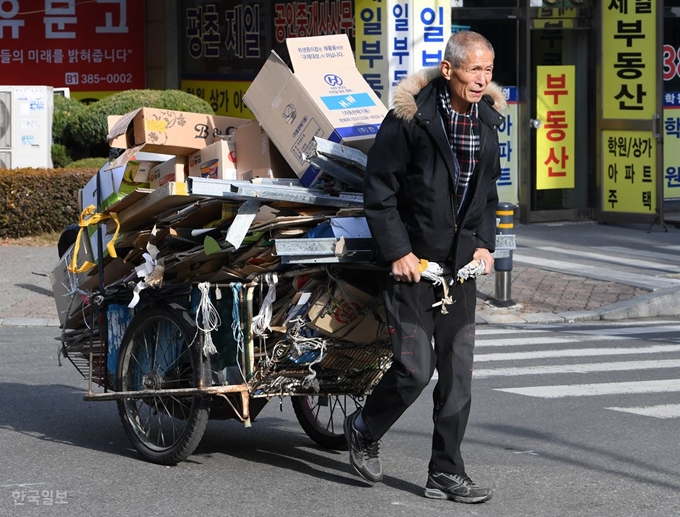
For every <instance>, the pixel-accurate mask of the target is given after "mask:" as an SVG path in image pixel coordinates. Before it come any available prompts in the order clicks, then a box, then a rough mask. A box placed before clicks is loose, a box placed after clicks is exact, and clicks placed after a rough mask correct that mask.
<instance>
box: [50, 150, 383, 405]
mask: <svg viewBox="0 0 680 517" xmlns="http://www.w3.org/2000/svg"><path fill="white" fill-rule="evenodd" d="M306 158H307V159H308V161H309V162H310V163H312V164H314V165H315V166H316V167H318V168H319V169H321V170H322V171H323V172H324V174H326V175H327V177H329V178H332V179H333V181H332V182H329V183H332V184H333V185H334V186H335V187H334V188H335V191H328V190H324V189H316V188H306V187H303V186H302V185H301V184H300V183H299V182H298V181H297V180H292V179H267V178H255V179H252V180H251V181H236V180H219V179H204V178H200V177H189V178H187V183H186V185H187V187H186V189H185V190H186V191H181V193H180V189H177V188H176V186H175V185H174V183H169V184H166V185H165V186H164V187H162V188H158V189H155V190H143V189H140V190H137V191H135V192H133V193H131V194H129V195H127V196H126V197H124V198H123V199H122V200H120V201H118V202H117V203H115V204H113V205H112V206H110V207H108V209H107V210H105V211H104V212H102V213H101V214H87V215H86V216H85V217H84V218H83V220H81V222H80V226H81V234H80V236H79V238H78V240H77V242H76V243H75V244H74V246H72V247H71V249H70V250H69V252H68V253H66V254H65V255H64V257H63V259H62V263H61V264H60V267H59V268H57V269H56V270H55V272H54V273H53V285H54V287H55V289H54V291H55V300H56V301H57V307H58V310H59V312H60V318H61V322H62V335H61V341H62V347H61V354H62V355H63V356H64V357H66V358H68V359H69V360H70V361H71V362H72V363H73V364H74V365H75V366H76V368H77V369H78V370H79V371H80V372H81V373H82V374H83V376H84V377H86V378H91V380H92V381H93V382H94V383H96V384H98V385H100V386H103V385H105V386H107V387H109V388H111V387H113V386H114V382H113V379H112V376H111V373H110V372H112V371H113V370H115V366H116V365H115V362H116V355H117V354H116V352H117V350H118V348H119V347H120V345H121V342H122V341H123V340H124V339H125V328H126V327H127V324H128V323H129V322H130V320H131V318H133V317H134V314H135V313H138V311H139V310H141V308H143V307H145V306H149V305H152V304H155V303H175V304H179V305H181V306H182V307H184V308H185V309H186V311H187V314H189V315H190V316H191V317H192V318H194V319H195V323H196V326H197V328H200V329H202V330H204V333H205V334H207V335H209V336H212V338H211V339H209V340H208V341H210V343H209V345H210V346H211V348H209V349H206V348H204V350H205V351H206V356H207V357H208V358H211V364H212V370H213V382H214V383H215V384H227V383H228V384H233V383H241V382H244V380H246V381H247V382H248V383H249V384H250V385H251V386H252V391H251V394H252V395H253V396H271V395H274V394H281V395H283V394H297V393H335V394H337V393H363V392H366V391H367V390H368V389H370V387H371V386H373V385H374V383H375V382H377V380H378V379H379V378H380V376H381V375H382V373H383V372H384V371H385V370H386V368H387V367H389V362H390V349H389V345H388V338H387V332H386V324H385V320H384V315H383V308H382V305H381V302H380V297H379V296H378V295H377V293H378V289H377V285H376V282H375V277H376V275H375V269H374V266H372V265H371V263H370V255H371V239H370V233H369V231H368V227H367V225H366V221H365V218H364V217H363V212H362V210H363V209H362V196H361V194H360V193H359V189H360V186H361V174H362V170H363V166H364V165H365V155H363V153H361V152H359V151H356V150H354V149H350V148H347V147H344V146H339V145H337V144H332V143H331V142H328V141H325V140H320V139H317V149H316V150H315V151H314V153H313V155H311V156H307V157H306ZM338 185H340V186H341V188H340V189H338V188H337V186H338ZM88 215H89V217H88ZM93 216H94V217H93ZM88 236H89V237H90V238H89V239H88ZM84 264H89V265H90V266H93V267H90V268H89V269H87V268H86V267H84ZM95 264H96V266H95ZM206 302H207V303H206ZM101 316H104V318H103V320H104V321H105V322H106V324H105V325H100V319H99V318H100V317H101ZM100 327H101V328H103V329H105V330H106V335H107V337H106V339H100V337H101V336H100ZM215 352H218V353H215ZM226 357H233V358H235V360H232V361H229V360H225V358H226Z"/></svg>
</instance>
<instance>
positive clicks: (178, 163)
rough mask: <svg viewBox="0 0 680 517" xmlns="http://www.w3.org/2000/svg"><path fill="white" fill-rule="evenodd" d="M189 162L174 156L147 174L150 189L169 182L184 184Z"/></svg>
mask: <svg viewBox="0 0 680 517" xmlns="http://www.w3.org/2000/svg"><path fill="white" fill-rule="evenodd" d="M188 170H189V161H188V159H187V158H186V157H184V156H175V157H174V158H171V159H169V160H167V161H165V162H163V163H161V164H159V165H156V166H155V167H154V168H153V169H151V172H150V173H149V183H150V185H151V188H153V189H156V188H159V187H162V186H163V185H165V184H166V183H169V182H171V181H177V182H180V183H182V182H184V181H186V177H187V175H188Z"/></svg>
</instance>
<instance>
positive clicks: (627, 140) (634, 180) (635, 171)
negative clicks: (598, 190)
mask: <svg viewBox="0 0 680 517" xmlns="http://www.w3.org/2000/svg"><path fill="white" fill-rule="evenodd" d="M603 138H604V140H605V141H604V147H603V152H604V155H605V158H604V162H605V164H606V169H605V171H604V174H605V191H604V195H605V199H604V202H605V204H606V206H605V207H604V208H605V210H609V211H612V212H614V211H618V212H632V213H643V214H653V213H654V207H655V206H656V181H655V178H654V169H655V167H653V164H654V157H655V156H656V141H655V139H654V138H653V136H652V134H651V132H649V131H603Z"/></svg>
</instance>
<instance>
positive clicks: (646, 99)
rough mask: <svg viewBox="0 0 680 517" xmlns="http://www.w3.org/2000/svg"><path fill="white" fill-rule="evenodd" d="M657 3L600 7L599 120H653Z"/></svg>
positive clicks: (617, 0)
mask: <svg viewBox="0 0 680 517" xmlns="http://www.w3.org/2000/svg"><path fill="white" fill-rule="evenodd" d="M656 4H657V2H655V1H654V0H612V1H609V2H604V3H603V4H602V7H603V13H602V49H603V50H602V102H603V105H602V112H603V113H602V118H605V119H647V120H652V117H653V116H654V114H655V113H656V60H657V54H656Z"/></svg>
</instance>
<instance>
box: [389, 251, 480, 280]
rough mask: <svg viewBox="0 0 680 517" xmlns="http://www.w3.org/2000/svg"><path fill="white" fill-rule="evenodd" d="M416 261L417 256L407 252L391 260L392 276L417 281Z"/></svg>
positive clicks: (418, 277)
mask: <svg viewBox="0 0 680 517" xmlns="http://www.w3.org/2000/svg"><path fill="white" fill-rule="evenodd" d="M487 253H488V250H487ZM418 263H419V261H418V257H416V256H415V255H414V254H413V253H409V254H408V255H405V256H403V257H401V258H400V259H397V260H395V261H394V262H392V276H393V277H394V279H395V280H396V281H397V282H419V281H420V273H419V272H418Z"/></svg>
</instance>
